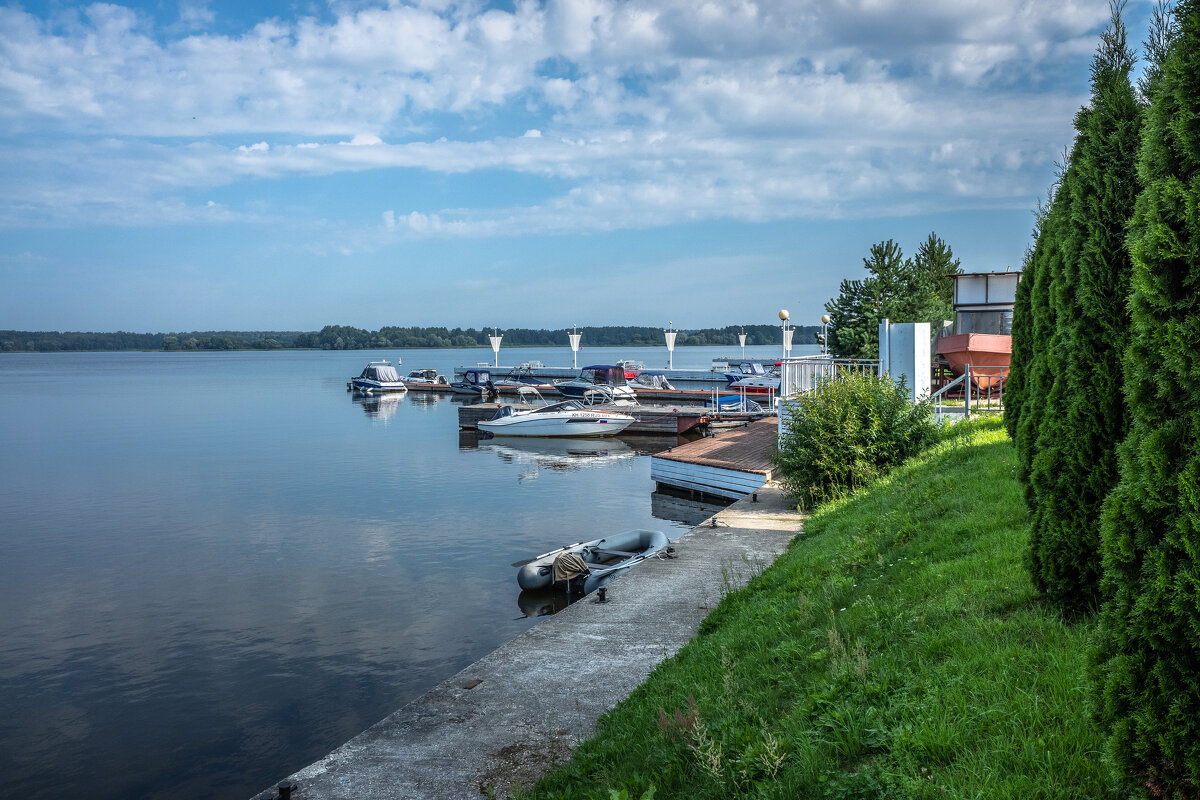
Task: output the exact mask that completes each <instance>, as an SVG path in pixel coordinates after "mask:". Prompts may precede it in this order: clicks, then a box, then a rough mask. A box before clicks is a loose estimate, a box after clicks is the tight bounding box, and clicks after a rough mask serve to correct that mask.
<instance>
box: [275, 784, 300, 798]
mask: <svg viewBox="0 0 1200 800" xmlns="http://www.w3.org/2000/svg"><path fill="white" fill-rule="evenodd" d="M275 788H277V789H279V800H291V797H292V789H294V788H296V785H295V784H294V783H292V782H291V781H280V782H279V785H278V786H276V787H275Z"/></svg>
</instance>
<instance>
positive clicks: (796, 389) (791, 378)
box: [779, 355, 879, 435]
mask: <svg viewBox="0 0 1200 800" xmlns="http://www.w3.org/2000/svg"><path fill="white" fill-rule="evenodd" d="M878 371H879V362H878V361H876V360H874V359H863V358H834V357H833V356H830V355H815V356H804V357H802V358H785V359H784V360H783V361H781V362H780V364H779V433H780V435H782V434H783V420H784V417H786V416H787V414H786V409H785V408H784V405H785V404H786V403H787V402H788V400H789V399H791V398H794V397H796V396H797V395H801V394H808V393H809V392H811V391H812V390H813V389H815V388H816V387H817V386H819V385H820V384H821V383H822V382H824V381H830V380H837V379H838V378H840V377H843V376H845V375H862V374H870V375H874V374H875V373H877V372H878Z"/></svg>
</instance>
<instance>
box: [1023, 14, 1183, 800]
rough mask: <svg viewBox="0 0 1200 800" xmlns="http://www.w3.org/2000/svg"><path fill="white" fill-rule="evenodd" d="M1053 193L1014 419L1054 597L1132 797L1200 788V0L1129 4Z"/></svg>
mask: <svg viewBox="0 0 1200 800" xmlns="http://www.w3.org/2000/svg"><path fill="white" fill-rule="evenodd" d="M1122 6H1123V3H1115V4H1114V5H1113V19H1112V24H1111V25H1110V26H1109V28H1108V29H1107V30H1106V31H1105V33H1104V34H1103V36H1102V38H1101V43H1100V47H1099V49H1098V51H1097V53H1096V56H1095V59H1094V60H1093V62H1092V85H1091V99H1090V102H1089V103H1088V105H1086V106H1084V107H1083V108H1082V109H1080V111H1079V112H1078V114H1077V115H1076V117H1075V129H1076V137H1075V141H1074V144H1073V146H1072V148H1071V150H1070V153H1069V157H1068V158H1067V160H1066V162H1065V164H1063V165H1062V170H1061V172H1060V174H1059V176H1058V181H1057V183H1056V185H1055V186H1054V187H1053V188H1052V191H1051V193H1050V198H1049V201H1048V203H1047V204H1046V205H1045V206H1043V207H1042V208H1041V209H1040V210H1039V211H1040V213H1039V215H1038V218H1037V226H1036V229H1035V235H1036V239H1035V242H1034V245H1033V247H1032V248H1031V249H1030V251H1029V253H1028V254H1027V255H1026V259H1025V267H1024V272H1025V276H1024V279H1023V280H1022V281H1021V283H1020V284H1019V285H1018V289H1017V298H1016V306H1015V308H1014V311H1013V351H1012V369H1011V373H1010V376H1009V378H1010V379H1009V385H1008V386H1006V387H1005V398H1004V402H1005V407H1006V408H1005V412H1004V413H1005V424H1006V425H1007V427H1008V430H1009V434H1010V435H1011V436H1012V438H1013V440H1014V442H1015V444H1016V448H1017V455H1018V459H1017V461H1018V463H1017V473H1018V475H1019V476H1020V478H1021V479H1022V481H1023V483H1024V488H1025V496H1026V500H1027V501H1028V504H1029V509H1030V520H1031V526H1030V527H1031V530H1030V546H1029V550H1028V555H1027V562H1028V566H1029V570H1030V575H1031V577H1032V579H1033V584H1034V586H1035V587H1036V588H1037V590H1038V591H1039V593H1040V594H1041V595H1042V597H1043V599H1044V601H1045V602H1047V603H1049V604H1052V605H1053V606H1054V607H1056V608H1058V609H1060V610H1061V611H1062V613H1063V614H1064V615H1065V616H1068V617H1070V618H1073V619H1087V618H1088V617H1090V616H1092V615H1097V619H1096V621H1095V623H1094V624H1095V626H1096V632H1095V635H1094V637H1093V639H1094V641H1093V649H1092V653H1091V661H1092V663H1091V678H1092V685H1093V699H1092V703H1093V705H1094V707H1095V709H1096V710H1095V714H1096V717H1097V719H1098V721H1099V723H1100V724H1101V725H1102V726H1103V727H1104V729H1105V730H1106V732H1107V734H1108V737H1109V741H1108V753H1107V756H1108V760H1109V763H1111V764H1112V765H1113V766H1114V767H1115V769H1116V771H1117V775H1118V779H1119V780H1120V782H1121V785H1120V787H1119V788H1120V796H1122V797H1144V798H1197V797H1200V677H1198V675H1200V673H1198V666H1200V358H1198V356H1197V354H1198V353H1200V214H1198V213H1197V209H1200V124H1198V123H1200V113H1198V110H1200V0H1180V2H1179V3H1178V4H1177V5H1176V6H1175V7H1174V8H1173V9H1169V8H1167V7H1166V6H1164V5H1159V6H1158V7H1157V8H1156V9H1155V10H1154V16H1153V24H1152V28H1151V35H1150V38H1149V41H1148V42H1147V44H1146V54H1147V64H1146V70H1145V74H1144V77H1143V79H1142V81H1141V83H1140V85H1139V86H1138V87H1136V88H1135V87H1134V85H1133V84H1132V82H1131V74H1132V72H1133V67H1134V55H1133V53H1132V51H1131V50H1130V49H1129V48H1128V46H1127V44H1126V33H1125V27H1124V25H1123V24H1122V22H1121V18H1120V11H1121V8H1122Z"/></svg>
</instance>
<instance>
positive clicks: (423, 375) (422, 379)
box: [400, 369, 450, 386]
mask: <svg viewBox="0 0 1200 800" xmlns="http://www.w3.org/2000/svg"><path fill="white" fill-rule="evenodd" d="M400 380H402V381H404V383H405V384H407V385H408V386H429V385H436V384H442V385H447V384H449V383H450V381H448V380H446V376H445V375H442V374H440V373H439V372H438V371H437V370H436V369H414V370H413V371H412V372H410V373H408V374H407V375H405V376H404V377H403V378H401V379H400Z"/></svg>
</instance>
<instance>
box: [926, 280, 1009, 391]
mask: <svg viewBox="0 0 1200 800" xmlns="http://www.w3.org/2000/svg"><path fill="white" fill-rule="evenodd" d="M1020 280H1021V273H1020V272H974V273H960V274H958V275H955V276H954V330H955V331H956V333H955V334H954V335H952V336H943V337H941V338H940V339H938V341H937V347H936V348H935V350H934V352H936V353H937V354H938V355H939V356H941V357H942V358H943V359H945V361H946V364H947V365H948V366H949V367H950V371H951V372H953V373H954V374H955V375H962V374H963V373H964V372H966V370H967V365H968V364H969V365H970V367H971V383H973V384H974V385H975V386H976V388H991V387H992V385H993V384H997V385H998V384H1001V383H1003V380H1004V378H1006V377H1007V376H1008V367H1009V364H1010V363H1011V361H1012V334H1011V331H1012V311H1013V303H1014V301H1015V299H1016V293H1017V284H1018V283H1019V282H1020Z"/></svg>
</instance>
